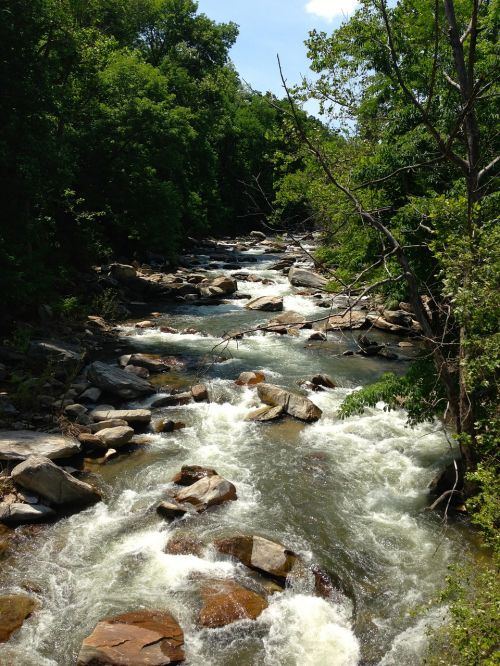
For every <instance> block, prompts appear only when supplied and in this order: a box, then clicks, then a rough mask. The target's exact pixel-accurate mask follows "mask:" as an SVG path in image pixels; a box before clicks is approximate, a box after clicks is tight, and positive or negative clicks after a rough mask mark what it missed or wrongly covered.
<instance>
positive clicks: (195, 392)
mask: <svg viewBox="0 0 500 666" xmlns="http://www.w3.org/2000/svg"><path fill="white" fill-rule="evenodd" d="M191 395H192V396H193V400H194V401H195V402H209V398H208V389H207V387H206V385H205V384H196V385H195V386H193V387H192V388H191Z"/></svg>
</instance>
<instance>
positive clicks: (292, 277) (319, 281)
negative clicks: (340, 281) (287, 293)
mask: <svg viewBox="0 0 500 666" xmlns="http://www.w3.org/2000/svg"><path fill="white" fill-rule="evenodd" d="M288 280H289V282H290V284H293V286H294V287H310V288H311V289H322V288H323V287H324V286H325V285H326V283H327V282H328V280H327V279H326V278H325V277H323V276H322V275H319V274H318V273H315V272H314V271H310V270H307V269H306V268H297V267H296V266H292V268H290V271H289V273H288Z"/></svg>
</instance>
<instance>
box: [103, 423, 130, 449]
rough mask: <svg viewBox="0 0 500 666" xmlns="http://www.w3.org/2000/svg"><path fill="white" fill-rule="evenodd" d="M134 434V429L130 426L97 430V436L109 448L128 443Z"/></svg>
mask: <svg viewBox="0 0 500 666" xmlns="http://www.w3.org/2000/svg"><path fill="white" fill-rule="evenodd" d="M133 436H134V430H133V429H132V428H129V427H128V426H117V427H116V428H103V429H102V430H99V431H98V432H97V437H98V438H99V440H100V441H101V442H102V443H103V444H104V446H106V447H108V448H118V447H120V446H125V444H128V443H129V442H130V440H131V439H132V437H133Z"/></svg>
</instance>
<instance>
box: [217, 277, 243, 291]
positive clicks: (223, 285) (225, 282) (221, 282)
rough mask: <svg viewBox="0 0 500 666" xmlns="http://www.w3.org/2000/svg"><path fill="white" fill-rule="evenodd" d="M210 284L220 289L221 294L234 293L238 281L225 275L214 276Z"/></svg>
mask: <svg viewBox="0 0 500 666" xmlns="http://www.w3.org/2000/svg"><path fill="white" fill-rule="evenodd" d="M211 286H212V287H217V288H218V289H221V290H222V293H223V294H234V292H235V291H237V290H238V283H237V282H236V280H234V279H233V278H231V277H229V276H227V275H221V276H220V277H216V278H215V279H214V280H212V282H211Z"/></svg>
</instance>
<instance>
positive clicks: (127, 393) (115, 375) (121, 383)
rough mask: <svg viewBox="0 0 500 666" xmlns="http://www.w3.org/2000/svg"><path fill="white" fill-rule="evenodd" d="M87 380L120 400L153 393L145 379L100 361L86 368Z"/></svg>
mask: <svg viewBox="0 0 500 666" xmlns="http://www.w3.org/2000/svg"><path fill="white" fill-rule="evenodd" d="M87 378H88V380H89V381H90V382H91V383H92V384H94V385H95V386H97V387H98V388H100V389H102V390H103V391H105V392H107V393H111V394H113V395H116V396H118V397H119V398H121V399H122V400H133V399H134V398H138V397H140V396H143V395H149V394H150V393H154V388H153V387H152V386H151V384H150V383H149V382H147V381H146V380H145V379H141V378H140V377H136V376H135V375H133V374H131V373H129V372H125V370H122V369H121V368H118V367H115V366H112V365H108V364H107V363H102V362H101V361H95V362H94V363H92V364H91V365H89V366H88V367H87Z"/></svg>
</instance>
